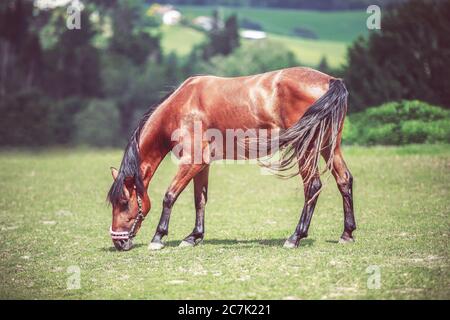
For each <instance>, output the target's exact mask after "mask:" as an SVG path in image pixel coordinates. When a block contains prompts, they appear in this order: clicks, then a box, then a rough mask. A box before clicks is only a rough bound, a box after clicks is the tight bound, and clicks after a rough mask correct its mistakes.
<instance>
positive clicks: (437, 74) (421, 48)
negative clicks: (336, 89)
mask: <svg viewBox="0 0 450 320" xmlns="http://www.w3.org/2000/svg"><path fill="white" fill-rule="evenodd" d="M448 17H450V1H437V0H436V1H435V0H426V1H419V0H411V1H409V2H405V3H404V4H402V5H400V6H397V7H394V8H391V9H390V10H389V11H387V12H386V13H385V14H384V17H383V20H382V29H381V31H380V32H375V33H372V34H371V35H370V37H369V38H368V39H364V38H359V39H358V40H357V41H356V42H355V43H354V44H353V45H352V47H351V48H350V49H349V51H348V66H347V68H346V70H345V75H344V77H345V81H346V84H347V86H348V89H349V91H350V110H351V111H358V110H362V109H364V108H366V107H369V106H372V105H378V104H381V103H383V102H387V101H391V100H400V99H409V100H413V99H418V100H423V101H427V102H430V103H432V104H436V105H442V106H445V107H447V108H450V95H449V94H448V88H450V78H449V77H448V72H449V70H450V69H449V65H450V41H448V35H449V33H450V19H449V18H448Z"/></svg>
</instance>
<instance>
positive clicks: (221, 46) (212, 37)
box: [203, 10, 240, 60]
mask: <svg viewBox="0 0 450 320" xmlns="http://www.w3.org/2000/svg"><path fill="white" fill-rule="evenodd" d="M213 21H214V23H213V28H212V29H211V30H210V31H209V32H208V37H209V40H208V43H207V44H206V45H205V46H204V48H203V59H204V60H208V59H210V58H211V57H213V56H215V55H224V56H226V55H229V54H230V53H232V52H233V50H234V49H236V48H237V47H239V45H240V41H239V25H238V20H237V16H236V15H231V16H229V17H228V18H227V19H226V21H225V23H224V24H223V23H222V21H221V19H220V17H219V14H218V11H217V10H215V11H214V13H213Z"/></svg>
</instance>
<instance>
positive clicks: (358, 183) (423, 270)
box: [0, 145, 450, 299]
mask: <svg viewBox="0 0 450 320" xmlns="http://www.w3.org/2000/svg"><path fill="white" fill-rule="evenodd" d="M344 152H345V156H346V160H347V163H348V165H349V167H350V169H351V171H352V173H353V175H354V177H355V188H354V196H355V212H356V220H357V224H358V229H357V231H356V232H355V236H356V242H355V243H353V244H348V245H341V244H338V243H337V240H338V239H339V236H340V234H341V232H342V226H343V213H342V200H341V197H340V195H339V192H338V191H337V188H336V186H335V183H334V181H333V179H332V178H331V179H328V180H327V179H326V178H325V177H324V178H323V181H324V182H325V184H326V187H325V189H324V191H323V192H322V194H321V195H320V198H319V201H318V205H317V208H316V212H315V215H314V217H313V220H312V224H311V228H310V232H309V237H308V238H307V239H305V240H303V241H302V243H301V246H300V247H299V248H298V249H294V250H292V249H291V250H290V249H285V248H283V242H284V240H285V239H286V238H287V237H288V236H289V235H290V234H291V233H292V232H293V230H294V228H295V226H296V224H297V221H298V219H299V211H300V209H301V207H302V205H303V195H302V187H301V186H300V183H299V181H298V179H296V178H293V179H290V180H281V179H277V178H275V177H273V176H267V175H262V174H261V172H260V169H259V168H258V167H257V166H255V165H248V164H247V165H231V164H228V165H222V164H216V165H214V166H213V167H212V168H211V173H210V186H209V202H208V205H207V212H206V237H205V241H204V243H203V244H201V245H199V246H197V247H195V248H179V247H177V246H178V244H179V243H180V241H181V240H182V239H183V238H184V237H185V236H186V235H187V234H189V233H190V231H191V230H192V227H193V224H194V219H195V216H194V205H193V199H192V198H193V195H192V193H193V192H192V187H191V186H189V187H188V189H187V190H186V191H185V192H184V193H183V194H182V195H181V197H180V198H179V200H178V202H177V203H176V205H175V207H174V210H173V213H172V218H171V225H170V233H169V238H168V239H167V247H166V248H165V249H163V250H161V251H157V252H155V251H149V250H148V249H147V244H148V242H149V241H150V239H151V237H152V236H153V233H154V231H155V228H156V224H157V222H158V219H159V214H160V210H161V202H162V197H163V194H164V191H165V189H166V187H167V186H168V184H169V182H170V180H171V178H172V176H173V175H174V173H175V171H176V167H175V165H174V164H173V163H172V162H171V161H170V160H169V159H166V161H165V162H164V163H163V164H162V166H161V167H160V170H159V171H158V173H157V174H156V175H155V177H154V179H153V181H152V183H151V185H150V189H149V194H150V197H151V199H152V204H153V208H152V211H151V213H150V216H149V218H148V219H147V220H146V221H145V223H144V225H143V227H142V229H141V231H140V233H139V234H138V236H137V237H136V239H135V248H134V249H132V250H131V251H129V252H117V251H115V249H113V246H112V242H111V239H110V237H109V234H108V229H109V225H110V223H111V211H110V208H109V207H108V205H107V204H106V202H105V195H106V192H107V190H108V188H109V186H110V184H111V181H112V178H111V176H110V173H109V166H110V165H115V166H118V165H119V163H120V159H121V154H122V151H121V150H93V149H76V150H47V151H36V152H33V151H17V150H9V151H8V150H3V151H1V152H0V168H1V170H0V191H1V194H2V197H1V198H0V225H1V231H2V232H1V237H0V246H1V250H0V255H1V259H0V283H1V285H0V298H2V299H10V298H49V299H61V298H62V299H70V298H83V299H85V298H99V299H107V298H118V299H121V298H131V299H137V298H146V299H170V298H174V299H184V298H186V299H207V298H216V299H221V298H225V299H255V298H263V299H264V298H265V299H312V298H314V299H341V298H351V299H353V298H364V299H375V298H377V299H393V298H399V299H417V298H424V299H432V298H438V299H449V298H450V283H449V279H450V267H449V244H450V241H449V235H450V234H449V230H450V228H449V227H450V220H449V214H450V205H449V199H450V192H449V181H450V147H449V146H448V145H442V146H435V145H415V146H414V145H413V146H406V147H373V148H363V147H347V148H345V150H344ZM371 266H372V267H371ZM373 266H376V268H379V270H380V288H379V289H374V288H372V289H370V288H368V286H367V282H368V279H369V277H370V276H371V275H370V274H369V273H368V271H367V270H371V269H370V268H373ZM74 267H75V268H76V269H77V268H79V270H80V272H81V273H80V288H78V289H68V286H67V283H68V281H69V282H70V279H71V276H73V274H72V273H71V272H70V270H73V268H74ZM367 268H369V269H367ZM68 271H69V272H68Z"/></svg>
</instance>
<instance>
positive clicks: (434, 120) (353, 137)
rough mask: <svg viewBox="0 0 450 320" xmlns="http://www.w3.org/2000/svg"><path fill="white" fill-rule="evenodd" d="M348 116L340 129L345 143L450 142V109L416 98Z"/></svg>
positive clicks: (386, 104)
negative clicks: (345, 125)
mask: <svg viewBox="0 0 450 320" xmlns="http://www.w3.org/2000/svg"><path fill="white" fill-rule="evenodd" d="M350 119H351V126H350V129H349V130H348V131H347V132H345V131H344V142H345V143H350V144H367V145H373V144H386V145H398V144H408V143H437V142H450V112H449V111H447V110H444V109H442V108H439V107H436V106H431V105H429V104H427V103H425V102H421V101H417V100H414V101H400V102H389V103H385V104H383V105H381V106H379V107H372V108H368V109H366V111H364V112H360V113H356V114H353V115H350ZM349 123H350V121H349Z"/></svg>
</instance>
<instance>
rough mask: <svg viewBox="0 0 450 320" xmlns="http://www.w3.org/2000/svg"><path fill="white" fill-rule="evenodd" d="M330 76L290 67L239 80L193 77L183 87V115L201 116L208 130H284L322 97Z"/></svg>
mask: <svg viewBox="0 0 450 320" xmlns="http://www.w3.org/2000/svg"><path fill="white" fill-rule="evenodd" d="M330 79H332V77H331V76H329V75H326V74H324V73H322V72H320V71H317V70H313V69H311V68H306V67H293V68H287V69H281V70H276V71H270V72H266V73H262V74H257V75H250V76H242V77H217V76H210V75H199V76H193V77H190V78H189V79H187V80H186V81H185V82H184V83H183V85H182V87H183V88H184V91H185V92H189V100H188V101H189V103H188V105H189V106H188V108H184V109H185V111H186V112H189V113H192V112H194V111H195V112H198V111H200V112H201V113H202V114H203V119H204V120H205V121H206V122H208V124H209V125H210V126H211V127H215V128H218V129H222V128H223V129H225V128H241V127H247V128H249V127H256V128H258V127H269V128H270V127H272V128H275V127H278V128H287V127H290V126H291V125H292V124H293V123H295V122H296V121H298V119H299V118H300V117H301V116H302V115H303V114H304V113H305V112H306V110H307V109H308V107H309V106H311V105H312V104H313V103H314V102H315V101H316V100H317V99H319V98H320V97H321V96H322V95H323V94H325V93H326V92H327V90H328V87H329V80H330Z"/></svg>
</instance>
